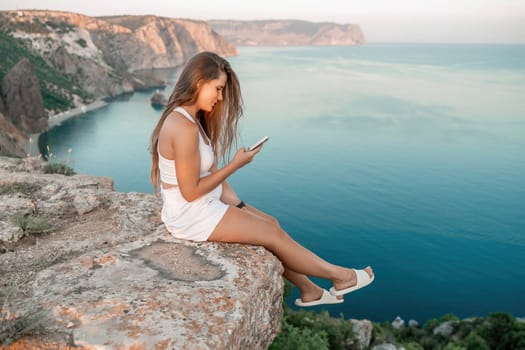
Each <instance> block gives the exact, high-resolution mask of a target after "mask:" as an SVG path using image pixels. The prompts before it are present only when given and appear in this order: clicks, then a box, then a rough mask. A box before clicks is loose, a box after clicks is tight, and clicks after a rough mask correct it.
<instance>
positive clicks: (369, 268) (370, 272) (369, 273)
mask: <svg viewBox="0 0 525 350" xmlns="http://www.w3.org/2000/svg"><path fill="white" fill-rule="evenodd" d="M365 271H366V273H367V274H368V276H370V278H372V276H374V271H373V270H372V268H371V267H370V266H367V267H366V268H365Z"/></svg>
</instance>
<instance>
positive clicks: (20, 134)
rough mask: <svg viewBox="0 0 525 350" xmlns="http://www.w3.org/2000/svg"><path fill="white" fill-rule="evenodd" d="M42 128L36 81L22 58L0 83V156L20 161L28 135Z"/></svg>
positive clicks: (44, 118) (43, 116) (44, 124)
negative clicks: (8, 156) (11, 157)
mask: <svg viewBox="0 0 525 350" xmlns="http://www.w3.org/2000/svg"><path fill="white" fill-rule="evenodd" d="M46 127H47V116H46V111H45V109H44V104H43V100H42V94H41V93H40V81H39V79H38V77H37V76H36V73H35V70H34V67H33V65H32V64H31V62H29V60H28V59H26V58H24V59H22V60H21V61H20V62H18V64H16V65H15V66H14V67H13V68H12V69H11V70H10V71H9V72H8V73H7V74H6V75H5V77H4V79H2V80H0V155H11V156H16V157H23V156H24V155H25V152H24V144H25V143H26V141H27V139H28V138H29V135H30V134H31V133H38V132H41V131H42V130H44V129H45V128H46Z"/></svg>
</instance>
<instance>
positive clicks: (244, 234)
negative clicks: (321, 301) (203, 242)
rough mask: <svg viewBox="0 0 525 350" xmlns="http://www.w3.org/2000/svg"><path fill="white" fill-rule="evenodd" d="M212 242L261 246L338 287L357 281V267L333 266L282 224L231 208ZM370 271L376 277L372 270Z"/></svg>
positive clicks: (294, 267) (286, 263) (296, 268)
mask: <svg viewBox="0 0 525 350" xmlns="http://www.w3.org/2000/svg"><path fill="white" fill-rule="evenodd" d="M208 241H216V242H229V243H244V244H251V245H259V246H263V247H265V248H267V249H268V250H270V251H271V252H273V253H274V254H275V255H276V256H277V257H278V258H279V260H281V262H282V263H283V265H284V266H285V267H286V268H289V269H290V270H292V271H295V272H297V273H299V274H304V275H308V276H315V277H321V278H326V279H330V280H332V282H333V285H334V287H335V289H337V290H339V289H344V288H347V287H350V286H352V285H355V284H356V283H357V280H356V276H355V273H354V271H353V270H351V269H348V268H344V267H341V266H337V265H333V264H330V263H328V262H327V261H325V260H323V259H321V258H320V257H318V256H317V255H315V254H314V253H312V252H311V251H309V250H308V249H306V248H304V247H303V246H301V245H300V244H298V243H297V242H296V241H294V240H293V239H292V238H291V237H290V236H288V234H287V233H286V232H284V230H283V229H282V228H280V227H279V225H275V224H273V223H271V222H269V221H268V220H264V219H263V218H259V217H257V216H255V215H252V214H250V213H247V212H243V211H242V210H241V209H238V208H235V207H229V208H228V210H227V211H226V214H225V215H224V217H223V218H222V219H221V221H220V222H219V224H218V225H217V227H216V228H215V230H214V231H213V233H212V234H211V235H210V237H209V238H208ZM366 270H367V272H368V274H369V275H370V276H372V270H371V269H370V268H369V267H368V268H367V269H366Z"/></svg>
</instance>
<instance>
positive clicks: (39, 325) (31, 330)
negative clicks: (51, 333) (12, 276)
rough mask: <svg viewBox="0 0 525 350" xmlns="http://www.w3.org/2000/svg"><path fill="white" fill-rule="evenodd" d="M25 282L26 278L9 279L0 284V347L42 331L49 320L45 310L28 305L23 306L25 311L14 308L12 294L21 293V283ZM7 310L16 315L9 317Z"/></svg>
mask: <svg viewBox="0 0 525 350" xmlns="http://www.w3.org/2000/svg"><path fill="white" fill-rule="evenodd" d="M22 280H24V278H22ZM26 282H27V280H26V281H25V282H23V281H20V280H16V281H12V280H11V281H9V282H8V283H5V284H4V283H2V285H1V286H0V303H1V304H0V305H2V307H1V308H0V346H2V347H3V346H8V345H9V344H11V343H13V342H14V341H16V340H17V339H20V338H22V337H25V336H32V335H38V334H42V333H44V331H45V329H44V326H45V324H47V323H49V322H50V317H49V311H47V310H44V309H42V308H39V307H36V308H35V307H33V306H32V305H29V306H28V307H26V308H25V310H26V311H20V310H15V308H16V306H14V305H12V304H11V299H12V298H13V297H14V296H16V295H19V294H20V293H23V290H22V288H23V287H22V286H21V285H22V284H25V283H26ZM17 305H18V304H17ZM19 306H20V305H18V307H19ZM9 311H11V313H12V314H16V317H14V318H12V317H10V315H9ZM15 311H16V312H15Z"/></svg>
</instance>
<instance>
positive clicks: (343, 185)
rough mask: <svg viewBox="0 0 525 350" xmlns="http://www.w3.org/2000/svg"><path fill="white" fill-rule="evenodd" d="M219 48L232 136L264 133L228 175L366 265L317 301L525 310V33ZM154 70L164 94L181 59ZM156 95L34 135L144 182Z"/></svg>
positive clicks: (330, 248) (60, 154)
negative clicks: (231, 73) (465, 40)
mask: <svg viewBox="0 0 525 350" xmlns="http://www.w3.org/2000/svg"><path fill="white" fill-rule="evenodd" d="M228 59H229V61H230V63H231V65H232V67H233V69H234V70H235V71H236V72H237V74H238V76H239V79H240V82H241V87H242V91H243V97H244V104H245V114H244V117H243V119H242V121H241V123H240V129H239V131H240V142H239V146H249V145H251V144H253V143H254V142H256V141H258V140H259V139H260V138H261V137H263V136H266V135H267V136H269V137H270V139H269V141H268V142H267V143H266V144H265V145H264V148H263V149H262V151H261V152H260V153H259V154H258V155H257V156H256V158H255V160H254V161H253V162H252V163H250V164H248V165H247V166H245V167H244V168H242V169H240V170H239V171H238V172H236V173H235V174H234V175H232V176H231V177H230V178H229V183H230V185H231V186H232V187H233V188H234V190H235V191H236V192H237V194H238V196H239V197H240V198H242V199H243V200H244V201H245V202H247V203H249V204H251V205H253V206H255V207H257V208H259V209H260V210H262V211H264V212H267V213H269V214H271V215H273V216H275V217H276V218H277V219H278V220H279V221H280V223H281V226H282V227H283V228H284V229H285V230H286V231H287V232H288V233H289V234H290V235H291V236H292V237H293V238H294V239H296V240H297V241H298V242H299V243H301V244H303V245H304V246H306V247H307V248H309V249H310V250H312V251H313V252H315V253H316V254H318V255H319V256H321V257H322V258H324V259H326V260H327V261H329V262H332V263H334V264H339V265H344V266H349V267H355V268H363V267H365V266H367V265H370V266H372V267H373V269H374V271H375V274H376V279H375V281H374V283H373V284H372V285H370V286H369V287H367V288H364V289H362V290H359V291H357V292H354V293H351V294H348V295H347V296H346V298H345V302H344V303H343V304H337V305H329V306H323V307H315V308H313V310H317V311H320V310H328V312H329V313H330V314H331V315H333V316H336V317H339V316H340V315H341V314H342V315H343V316H344V317H345V318H356V319H362V318H366V319H370V320H372V321H376V322H383V321H392V320H393V319H394V318H395V317H397V316H400V317H401V318H403V319H405V320H407V321H408V320H410V319H414V320H417V321H418V322H420V323H422V322H425V321H426V320H429V319H432V318H436V317H439V316H442V315H444V314H449V313H452V314H454V315H456V316H458V317H461V318H465V317H474V316H487V315H489V314H490V313H492V312H508V313H511V314H513V315H514V316H516V317H524V316H525V45H484V44H483V45H482V44H472V45H471V44H379V43H378V44H367V45H363V46H341V47H333V46H301V47H239V48H238V55H237V56H235V57H230V58H228ZM160 73H161V74H163V75H164V76H165V78H166V79H167V80H168V81H169V84H168V87H167V88H166V89H165V90H161V91H160V92H162V93H164V94H165V95H166V97H169V95H170V93H171V89H172V87H173V84H174V82H175V81H176V78H177V76H178V74H179V70H177V69H173V70H166V71H161V72H160ZM153 93H154V91H148V92H136V93H134V94H131V95H125V96H121V97H119V98H117V99H115V100H113V101H111V103H109V104H108V105H107V106H106V107H104V108H102V109H98V110H96V111H92V112H88V113H85V114H83V115H81V116H79V117H76V118H73V119H70V120H68V121H66V122H64V123H62V124H61V125H60V126H57V127H55V128H53V129H51V130H50V131H48V132H47V133H45V134H42V135H41V136H40V139H39V145H40V148H41V149H42V151H43V152H44V153H45V152H47V150H46V149H47V146H48V147H49V149H50V152H52V153H53V155H52V158H53V159H55V160H58V161H66V160H67V161H68V162H69V164H71V165H73V167H74V169H75V171H77V172H79V173H83V174H93V175H99V176H109V177H112V178H113V179H114V182H115V188H116V190H117V191H126V192H129V191H134V192H144V193H152V192H153V188H152V186H151V184H150V183H149V170H150V164H151V160H150V153H149V149H148V147H149V141H150V136H151V132H152V130H153V128H154V126H155V125H156V123H157V121H158V118H159V117H160V114H161V111H159V110H156V109H154V108H152V106H151V105H150V97H151V96H152V94H153ZM70 148H71V154H69V155H68V149H70ZM159 200H160V199H159ZM314 281H316V282H317V283H319V284H320V285H321V286H322V287H324V288H329V287H330V282H329V281H326V280H320V279H316V278H314ZM261 293H264V291H261ZM297 297H298V291H297V290H296V289H294V290H292V293H291V295H290V296H288V298H287V300H286V302H287V303H288V304H289V305H290V306H291V307H292V308H295V306H294V305H293V301H294V300H295V298H297Z"/></svg>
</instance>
